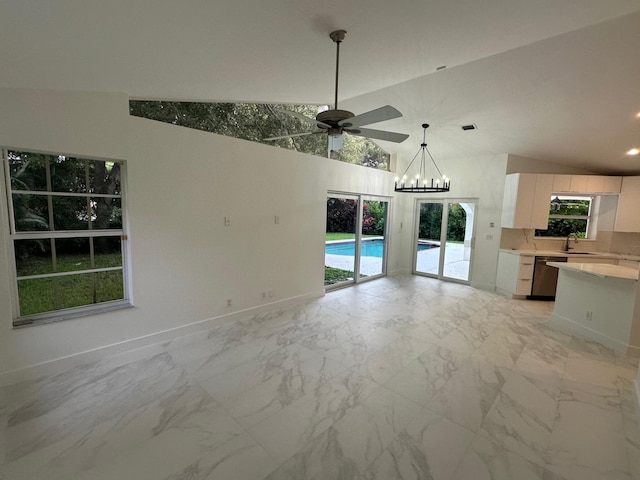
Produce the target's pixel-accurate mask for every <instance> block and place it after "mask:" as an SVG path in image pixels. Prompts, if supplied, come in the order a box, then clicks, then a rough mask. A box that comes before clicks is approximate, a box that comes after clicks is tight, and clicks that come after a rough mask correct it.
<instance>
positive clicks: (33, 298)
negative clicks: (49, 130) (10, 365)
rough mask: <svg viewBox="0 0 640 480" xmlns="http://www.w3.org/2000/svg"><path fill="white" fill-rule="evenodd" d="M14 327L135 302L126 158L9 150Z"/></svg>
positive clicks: (6, 168) (6, 160) (6, 161)
mask: <svg viewBox="0 0 640 480" xmlns="http://www.w3.org/2000/svg"><path fill="white" fill-rule="evenodd" d="M3 157H4V173H5V177H6V188H7V191H8V193H9V195H7V197H8V207H9V208H8V210H9V212H8V213H9V221H10V222H9V223H10V237H11V245H12V251H13V257H14V262H15V292H16V301H15V310H16V313H15V315H14V317H15V320H14V325H16V326H17V325H24V324H29V323H40V322H42V321H51V320H59V319H63V318H70V317H76V316H81V315H86V314H91V313H95V312H97V311H104V310H107V309H113V308H121V307H123V306H127V305H129V302H128V294H127V282H126V278H127V275H126V268H125V265H126V255H127V248H126V244H127V242H126V238H127V237H126V234H125V228H124V225H125V222H124V212H125V205H124V196H123V188H122V186H123V177H124V164H123V162H122V161H109V160H96V159H90V158H79V157H71V156H67V155H62V154H55V153H54V154H43V153H36V152H27V151H17V150H4V151H3Z"/></svg>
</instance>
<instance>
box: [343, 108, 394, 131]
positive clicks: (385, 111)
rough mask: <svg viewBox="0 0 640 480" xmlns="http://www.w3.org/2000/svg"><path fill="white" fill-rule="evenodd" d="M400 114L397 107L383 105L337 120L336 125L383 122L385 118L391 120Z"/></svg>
mask: <svg viewBox="0 0 640 480" xmlns="http://www.w3.org/2000/svg"><path fill="white" fill-rule="evenodd" d="M401 116H402V114H401V113H400V112H399V111H398V110H397V109H395V108H394V107H392V106H391V105H385V106H384V107H380V108H376V109H375V110H370V111H368V112H365V113H362V114H360V115H356V116H355V117H351V118H347V119H345V120H342V121H340V122H338V125H340V126H341V127H347V128H351V127H359V126H360V125H370V124H372V123H378V122H384V121H385V120H391V119H393V118H398V117H401Z"/></svg>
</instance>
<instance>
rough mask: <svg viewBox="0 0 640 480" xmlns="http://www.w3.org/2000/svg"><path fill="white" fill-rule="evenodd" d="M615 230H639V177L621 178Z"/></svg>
mask: <svg viewBox="0 0 640 480" xmlns="http://www.w3.org/2000/svg"><path fill="white" fill-rule="evenodd" d="M615 231H616V232H640V177H623V178H622V187H621V188H620V198H619V199H618V212H617V214H616V226H615Z"/></svg>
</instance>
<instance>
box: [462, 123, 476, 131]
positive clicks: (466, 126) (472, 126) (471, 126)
mask: <svg viewBox="0 0 640 480" xmlns="http://www.w3.org/2000/svg"><path fill="white" fill-rule="evenodd" d="M477 129H478V126H477V125H476V124H475V123H470V124H469V125H463V126H462V130H477Z"/></svg>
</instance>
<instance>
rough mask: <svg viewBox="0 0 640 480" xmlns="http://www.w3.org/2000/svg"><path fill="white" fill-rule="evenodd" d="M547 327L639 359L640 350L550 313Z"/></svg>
mask: <svg viewBox="0 0 640 480" xmlns="http://www.w3.org/2000/svg"><path fill="white" fill-rule="evenodd" d="M549 326H551V327H554V328H557V329H558V330H562V331H564V332H567V333H576V334H578V335H581V336H583V337H586V338H589V339H591V340H595V341H596V342H598V343H601V344H602V345H604V346H605V347H609V348H612V349H614V350H617V351H619V352H622V353H626V354H630V355H633V356H635V357H640V348H638V347H635V346H632V345H629V344H627V343H624V342H621V341H620V340H617V339H615V338H612V337H609V336H608V335H605V334H604V333H601V332H598V331H596V330H593V329H591V328H589V327H586V326H584V325H582V324H580V323H577V322H574V321H573V320H570V319H568V318H566V317H563V316H561V315H558V314H556V313H552V314H551V317H549Z"/></svg>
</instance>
